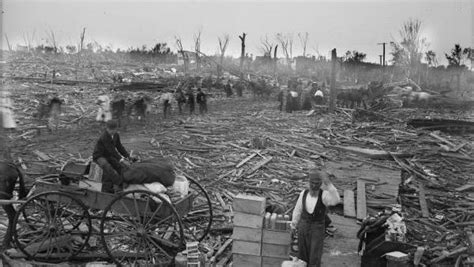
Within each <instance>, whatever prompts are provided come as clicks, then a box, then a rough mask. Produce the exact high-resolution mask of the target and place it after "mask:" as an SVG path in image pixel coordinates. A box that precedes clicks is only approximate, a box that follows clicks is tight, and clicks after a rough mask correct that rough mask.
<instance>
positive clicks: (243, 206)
mask: <svg viewBox="0 0 474 267" xmlns="http://www.w3.org/2000/svg"><path fill="white" fill-rule="evenodd" d="M265 205H266V199H265V198H264V197H259V196H254V195H245V194H238V195H237V196H236V197H235V198H234V200H233V202H232V208H233V209H234V211H237V212H242V213H247V214H255V215H263V214H264V213H265Z"/></svg>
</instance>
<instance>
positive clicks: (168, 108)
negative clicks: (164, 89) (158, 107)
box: [163, 100, 171, 118]
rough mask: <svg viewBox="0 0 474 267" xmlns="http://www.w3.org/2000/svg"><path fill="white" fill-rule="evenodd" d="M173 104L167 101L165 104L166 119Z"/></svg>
mask: <svg viewBox="0 0 474 267" xmlns="http://www.w3.org/2000/svg"><path fill="white" fill-rule="evenodd" d="M170 107H171V104H170V102H169V101H168V100H165V102H164V103H163V116H164V117H165V118H166V115H167V114H168V113H169V110H170Z"/></svg>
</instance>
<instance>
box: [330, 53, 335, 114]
mask: <svg viewBox="0 0 474 267" xmlns="http://www.w3.org/2000/svg"><path fill="white" fill-rule="evenodd" d="M331 60H332V70H331V89H330V93H329V112H330V113H334V110H335V108H336V96H337V93H336V62H337V53H336V48H334V49H333V50H332V51H331Z"/></svg>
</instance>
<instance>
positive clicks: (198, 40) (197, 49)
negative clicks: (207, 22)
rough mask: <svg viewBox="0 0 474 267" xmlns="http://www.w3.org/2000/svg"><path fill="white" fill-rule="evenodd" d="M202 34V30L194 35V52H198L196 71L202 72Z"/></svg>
mask: <svg viewBox="0 0 474 267" xmlns="http://www.w3.org/2000/svg"><path fill="white" fill-rule="evenodd" d="M201 33H202V28H201V29H199V30H198V32H197V34H195V35H194V51H195V52H196V69H197V70H198V71H199V70H201V56H200V53H201Z"/></svg>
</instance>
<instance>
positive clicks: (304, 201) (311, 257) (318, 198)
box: [291, 169, 341, 267]
mask: <svg viewBox="0 0 474 267" xmlns="http://www.w3.org/2000/svg"><path fill="white" fill-rule="evenodd" d="M308 178H309V181H308V182H309V188H307V189H305V190H303V191H302V192H301V193H300V196H299V197H298V200H297V202H296V206H295V209H294V210H293V220H292V222H291V228H292V229H296V228H298V258H299V259H301V260H303V261H305V262H306V263H307V264H308V267H310V266H311V267H320V266H321V257H322V255H323V241H324V237H325V221H326V214H327V207H329V206H334V205H336V204H338V203H339V202H340V201H341V199H340V197H339V193H338V192H337V189H336V188H335V187H334V185H333V184H332V183H331V181H330V180H329V177H328V174H327V173H326V172H323V171H320V170H317V169H313V170H311V171H310V172H309V174H308Z"/></svg>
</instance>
